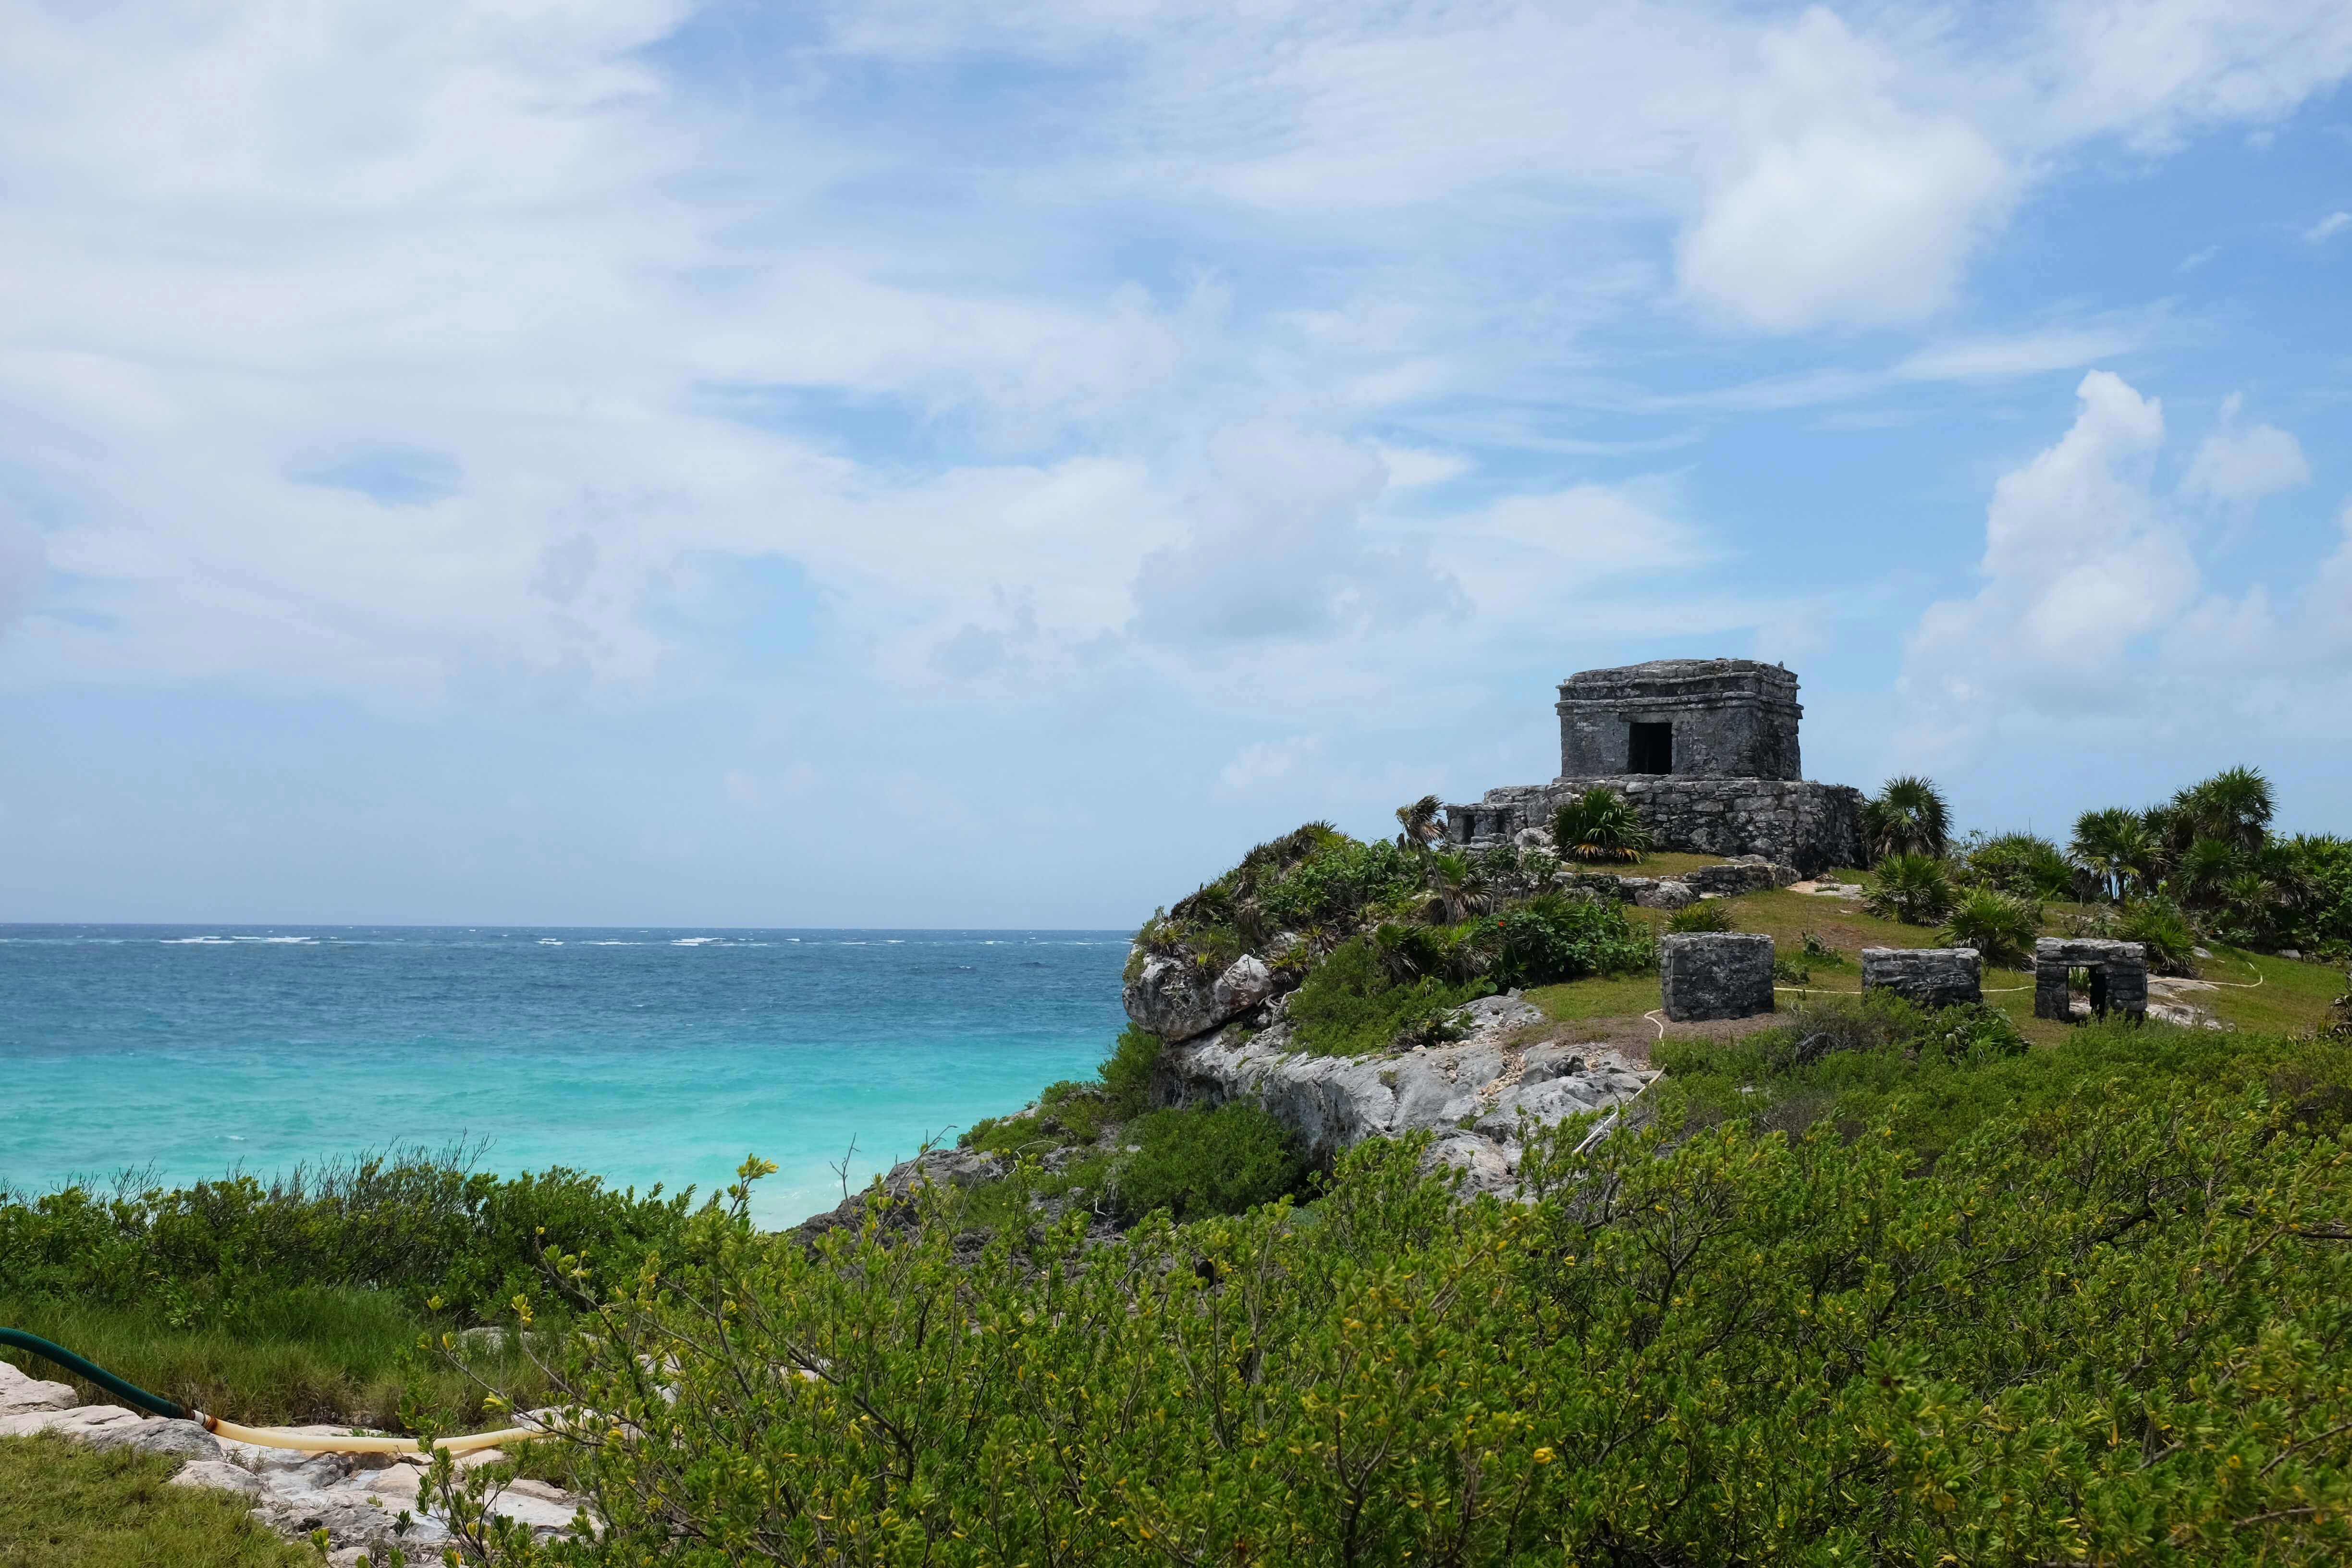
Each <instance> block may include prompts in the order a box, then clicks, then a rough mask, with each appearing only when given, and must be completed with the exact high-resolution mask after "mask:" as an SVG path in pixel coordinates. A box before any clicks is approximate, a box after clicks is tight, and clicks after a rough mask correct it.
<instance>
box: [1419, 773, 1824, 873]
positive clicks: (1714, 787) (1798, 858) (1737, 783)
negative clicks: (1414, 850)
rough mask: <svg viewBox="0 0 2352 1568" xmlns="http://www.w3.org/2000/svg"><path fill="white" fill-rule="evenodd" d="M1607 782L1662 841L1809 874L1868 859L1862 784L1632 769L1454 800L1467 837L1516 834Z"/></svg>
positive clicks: (1485, 839) (1457, 822)
mask: <svg viewBox="0 0 2352 1568" xmlns="http://www.w3.org/2000/svg"><path fill="white" fill-rule="evenodd" d="M1595 785H1605V786H1607V787H1608V788H1610V789H1613V790H1615V791H1616V792H1617V793H1618V794H1620V795H1623V796H1624V797H1625V798H1626V799H1627V800H1629V801H1631V802H1632V803H1633V808H1634V809H1635V810H1636V811H1638V812H1640V813H1641V814H1642V820H1643V823H1644V824H1645V825H1646V826H1648V827H1649V830H1650V834H1651V837H1653V838H1654V839H1655V840H1656V842H1657V847H1659V848H1661V849H1682V850H1688V851H1690V852H1692V853H1695V854H1700V855H1727V856H1739V855H1761V856H1763V857H1764V858H1766V859H1768V860H1773V861H1778V862H1780V863H1781V864H1783V865H1789V866H1794V867H1795V868H1797V869H1798V870H1799V871H1801V872H1802V873H1803V874H1804V875H1806V876H1808V877H1810V876H1812V875H1814V874H1815V873H1817V872H1820V871H1824V870H1827V869H1828V868H1830V867H1832V866H1858V865H1860V864H1862V854H1863V849H1862V792H1861V791H1860V790H1858V789H1853V788H1851V787H1849V786H1848V785H1845V784H1813V783H1811V782H1809V781H1805V780H1795V779H1705V778H1681V777H1676V776H1673V775H1668V774H1655V773H1632V774H1620V775H1617V776H1614V777H1608V778H1564V779H1558V780H1555V781H1554V782H1552V783H1550V784H1513V785H1507V786H1505V787H1504V788H1501V789H1490V790H1488V791H1487V792H1486V795H1485V797H1484V798H1483V799H1481V800H1480V801H1478V803H1477V804H1475V805H1449V806H1447V807H1446V808H1445V821H1446V837H1449V838H1451V839H1452V840H1453V841H1454V843H1455V844H1458V845H1465V846H1467V845H1477V846H1484V845H1486V844H1489V843H1493V842H1496V841H1497V840H1504V841H1507V840H1508V839H1509V838H1510V837H1511V836H1512V835H1514V834H1516V833H1517V832H1518V831H1519V830H1520V829H1522V828H1527V827H1543V826H1548V825H1549V823H1550V821H1551V814H1552V812H1553V811H1554V810H1555V809H1556V808H1557V807H1558V806H1559V804H1560V802H1562V801H1564V800H1566V799H1568V798H1569V797H1570V795H1582V794H1583V793H1584V792H1585V791H1586V790H1589V789H1591V788H1593V787H1594V786H1595Z"/></svg>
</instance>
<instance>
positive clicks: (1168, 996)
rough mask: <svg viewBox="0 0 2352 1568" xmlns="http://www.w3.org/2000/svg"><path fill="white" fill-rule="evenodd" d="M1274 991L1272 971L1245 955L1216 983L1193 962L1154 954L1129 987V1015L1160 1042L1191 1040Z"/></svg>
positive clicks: (1253, 1005)
mask: <svg viewBox="0 0 2352 1568" xmlns="http://www.w3.org/2000/svg"><path fill="white" fill-rule="evenodd" d="M1274 992H1275V978H1274V974H1273V972H1272V971H1270V970H1269V969H1267V968H1266V966H1265V963H1264V962H1263V961H1261V960H1260V959H1258V958H1257V957H1256V956H1255V955H1254V954H1251V953H1244V954H1242V956H1241V957H1239V958H1237V959H1235V960H1234V962H1233V963H1231V964H1229V965H1227V966H1226V968H1225V970H1224V973H1222V974H1219V975H1217V976H1216V977H1215V978H1214V979H1212V978H1210V976H1209V975H1208V974H1207V973H1205V972H1204V971H1202V969H1201V968H1200V967H1199V966H1198V965H1197V964H1192V963H1186V962H1184V961H1183V960H1181V959H1178V958H1171V957H1168V956H1166V955H1165V954H1160V953H1154V954H1152V955H1151V956H1150V957H1149V958H1147V959H1145V960H1144V961H1143V968H1142V970H1141V971H1140V972H1139V973H1138V974H1137V975H1136V977H1135V978H1134V979H1133V980H1130V981H1129V982H1128V983H1127V986H1126V989H1125V992H1124V998H1123V999H1124V1000H1125V1002H1126V1004H1127V1016H1129V1017H1130V1018H1132V1019H1134V1020H1135V1021H1136V1023H1138V1024H1139V1025H1141V1026H1143V1027H1144V1028H1147V1029H1149V1030H1150V1031H1151V1032H1152V1033H1153V1034H1155V1035H1157V1036H1159V1037H1160V1038H1161V1039H1163V1040H1170V1041H1175V1040H1189V1039H1192V1038H1194V1037H1198V1036H1201V1035H1205V1034H1207V1033H1208V1032H1209V1031H1210V1030H1212V1029H1213V1028H1215V1027H1217V1026H1219V1025H1221V1024H1224V1023H1227V1022H1229V1021H1231V1020H1232V1019H1234V1018H1237V1017H1239V1016H1241V1015H1243V1014H1244V1013H1247V1012H1249V1011H1251V1010H1252V1009H1254V1008H1256V1007H1259V1006H1261V1005H1264V1004H1265V1001H1266V1000H1267V998H1269V997H1271V996H1272V995H1273V994H1274Z"/></svg>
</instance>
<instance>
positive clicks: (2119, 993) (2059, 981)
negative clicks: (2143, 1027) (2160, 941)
mask: <svg viewBox="0 0 2352 1568" xmlns="http://www.w3.org/2000/svg"><path fill="white" fill-rule="evenodd" d="M2077 969H2084V970H2088V971H2089V972H2090V1002H2091V1016H2093V1017H2095V1018H2104V1017H2105V1016H2107V1015H2109V1014H2110V1013H2121V1014H2123V1015H2124V1016H2126V1017H2127V1018H2130V1019H2132V1020H2133V1021H2135V1022H2139V1021H2142V1020H2145V1019H2146V1018H2147V948H2145V947H2143V946H2141V945H2140V944H2139V943H2138V942H2111V941H2107V940H2105V939H2104V938H2095V937H2072V938H2069V937H2055V936H2045V937H2043V938H2042V939H2041V940H2040V941H2039V942H2035V943H2034V944H2033V1016H2035V1017H2037V1018H2055V1019H2056V1020H2058V1021H2059V1022H2060V1023H2062V1024H2063V1023H2068V1022H2071V1021H2072V1020H2073V1018H2074V991H2073V988H2072V987H2071V986H2070V985H2069V984H2068V982H2067V976H2068V974H2069V973H2071V972H2072V971H2074V970H2077Z"/></svg>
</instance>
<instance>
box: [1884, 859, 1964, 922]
mask: <svg viewBox="0 0 2352 1568" xmlns="http://www.w3.org/2000/svg"><path fill="white" fill-rule="evenodd" d="M1862 901H1863V907H1864V909H1867V910H1869V911H1870V912H1871V913H1872V914H1874V915H1876V916H1878V917H1879V918H1880V919H1882V920H1895V921H1903V922H1904V923H1905V924H1906V925H1915V926H1931V925H1937V924H1940V923H1941V922H1942V921H1943V919H1944V917H1945V916H1946V915H1948V914H1949V913H1950V912H1951V910H1952V901H1953V900H1952V878H1951V872H1950V870H1949V869H1948V868H1947V867H1946V866H1945V864H1944V862H1943V861H1942V860H1941V859H1940V858H1937V857H1936V856H1933V855H1918V854H1895V855H1889V856H1887V857H1886V858H1885V859H1883V860H1881V861H1879V863H1878V866H1877V868H1876V871H1875V874H1874V877H1873V878H1872V887H1871V889H1870V891H1869V892H1867V893H1865V894H1864V896H1863V900H1862Z"/></svg>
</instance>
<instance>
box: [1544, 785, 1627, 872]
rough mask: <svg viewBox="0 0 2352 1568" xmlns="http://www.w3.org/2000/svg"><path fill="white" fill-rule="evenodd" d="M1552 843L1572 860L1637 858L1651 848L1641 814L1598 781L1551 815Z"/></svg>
mask: <svg viewBox="0 0 2352 1568" xmlns="http://www.w3.org/2000/svg"><path fill="white" fill-rule="evenodd" d="M1551 837H1552V843H1553V845H1554V846H1555V847H1557V848H1558V849H1559V852H1560V854H1561V855H1562V856H1564V857H1566V858H1569V859H1571V860H1588V861H1596V862H1597V861H1610V860H1614V861H1625V860H1638V859H1640V858H1642V851H1643V850H1644V849H1647V848H1648V847H1650V830H1649V829H1648V828H1647V827H1644V826H1643V825H1642V814H1641V813H1639V812H1637V811H1635V810H1634V809H1633V803H1632V802H1631V801H1629V800H1627V799H1626V798H1625V797H1624V796H1623V795H1619V794H1618V793H1617V792H1616V791H1615V790H1612V789H1610V788H1607V787H1606V786H1603V785H1599V784H1596V785H1594V786H1593V787H1592V788H1591V789H1589V790H1586V791H1585V792H1584V793H1583V794H1582V795H1578V796H1576V797H1575V798H1574V799H1572V800H1564V801H1562V802H1560V804H1559V809H1557V810H1555V811H1554V812H1553V813H1552V814H1551Z"/></svg>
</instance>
